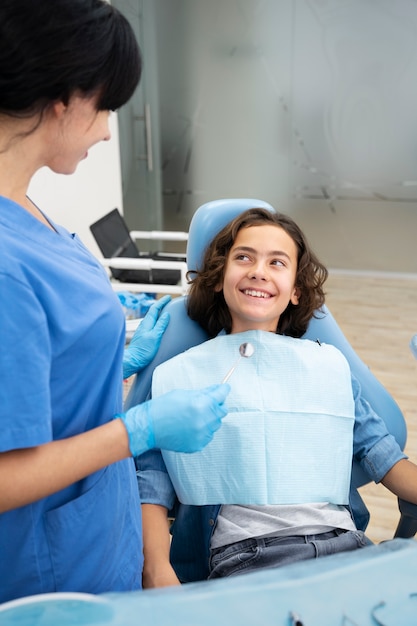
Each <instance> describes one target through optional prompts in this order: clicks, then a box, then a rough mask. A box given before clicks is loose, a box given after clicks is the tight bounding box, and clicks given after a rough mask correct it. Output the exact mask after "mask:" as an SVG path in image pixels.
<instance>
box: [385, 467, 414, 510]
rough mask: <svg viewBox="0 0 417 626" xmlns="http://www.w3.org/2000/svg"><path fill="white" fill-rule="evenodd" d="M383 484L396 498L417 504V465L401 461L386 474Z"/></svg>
mask: <svg viewBox="0 0 417 626" xmlns="http://www.w3.org/2000/svg"><path fill="white" fill-rule="evenodd" d="M381 482H382V484H383V485H384V486H385V487H386V488H387V489H389V490H390V491H392V493H394V494H395V495H396V496H398V497H399V498H402V499H403V500H407V502H412V503H413V504H417V465H415V463H412V461H409V460H408V459H401V460H400V461H398V462H397V463H396V464H395V465H393V466H392V468H391V469H390V470H389V471H388V472H387V473H386V474H385V476H384V478H383V479H382V480H381Z"/></svg>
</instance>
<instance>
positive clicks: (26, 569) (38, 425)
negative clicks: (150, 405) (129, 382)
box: [0, 198, 142, 601]
mask: <svg viewBox="0 0 417 626" xmlns="http://www.w3.org/2000/svg"><path fill="white" fill-rule="evenodd" d="M54 227H55V228H56V231H57V232H53V231H52V230H50V229H49V228H47V227H45V226H44V225H43V224H41V223H40V222H39V221H38V220H36V219H35V218H34V217H33V216H32V215H30V214H29V213H28V212H27V211H25V210H24V209H22V208H21V207H20V206H18V205H16V204H14V203H13V202H11V201H9V200H7V199H5V198H0V228H1V238H0V249H1V253H0V301H1V307H0V329H1V350H0V377H1V386H0V433H1V434H0V451H1V452H4V451H7V450H14V449H16V448H26V447H32V446H39V445H42V444H44V443H47V442H49V441H52V440H57V439H63V438H66V437H71V436H73V435H77V434H78V433H82V432H85V431H87V430H90V429H92V428H95V427H97V426H100V425H101V424H104V423H106V422H108V421H110V420H111V419H112V418H113V416H114V415H115V414H116V413H118V412H120V411H121V410H122V394H123V392H122V357H123V349H124V324H125V320H124V316H123V311H122V308H121V306H120V302H119V301H118V298H117V296H116V295H115V293H114V292H113V290H112V289H111V286H110V284H109V280H108V278H107V276H106V274H105V272H104V270H103V268H102V267H101V266H100V264H99V263H98V262H97V261H96V260H95V259H94V257H93V256H92V255H91V254H90V253H89V252H88V250H87V249H86V248H85V247H84V246H83V244H82V243H81V242H80V241H79V239H78V238H77V236H76V235H71V234H70V233H68V232H67V231H66V230H65V229H63V228H61V227H59V226H57V225H54ZM118 373H119V374H120V375H118ZM53 471H54V468H51V472H53ZM138 510H139V498H138V492H137V484H136V479H135V472H134V463H133V461H132V460H131V459H128V460H125V461H121V462H119V463H115V464H113V465H110V466H109V467H107V468H105V469H103V470H102V471H99V472H97V473H94V474H93V475H91V476H89V477H87V478H86V479H84V480H81V481H79V482H77V483H75V484H73V485H71V486H69V487H68V488H66V489H63V490H62V491H60V492H58V493H56V494H53V495H51V496H50V497H47V498H44V499H42V500H40V501H38V502H35V503H34V504H32V505H28V506H23V507H21V508H19V509H15V510H12V511H10V512H7V513H4V514H2V515H0V554H1V559H0V580H1V585H0V601H6V600H10V599H12V598H15V597H19V596H25V595H31V594H36V593H44V592H52V591H83V592H91V593H100V592H104V591H122V590H128V589H136V588H139V587H140V584H141V583H140V578H141V564H142V554H141V522H140V517H139V513H138Z"/></svg>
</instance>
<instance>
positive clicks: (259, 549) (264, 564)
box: [209, 529, 372, 578]
mask: <svg viewBox="0 0 417 626" xmlns="http://www.w3.org/2000/svg"><path fill="white" fill-rule="evenodd" d="M371 543H372V542H371V541H370V540H369V539H367V537H365V535H364V533H363V532H362V531H360V530H355V531H353V530H349V531H345V530H341V529H335V530H331V531H330V532H327V533H321V534H319V535H300V536H293V537H264V538H261V539H259V538H254V539H244V540H243V541H237V542H236V543H231V544H229V545H228V546H222V547H220V548H216V549H214V550H211V553H210V575H209V578H222V577H224V576H235V575H236V574H244V573H246V572H251V571H253V570H257V569H261V568H268V567H280V566H281V565H287V564H288V563H295V561H304V560H306V559H316V558H318V557H321V556H326V555H328V554H336V552H347V551H348V550H356V549H358V548H364V547H365V546H368V545H371Z"/></svg>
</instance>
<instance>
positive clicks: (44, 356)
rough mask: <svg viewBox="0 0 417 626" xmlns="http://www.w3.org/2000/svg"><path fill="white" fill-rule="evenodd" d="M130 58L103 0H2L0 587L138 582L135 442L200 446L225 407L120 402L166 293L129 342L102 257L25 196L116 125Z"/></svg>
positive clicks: (7, 595)
mask: <svg viewBox="0 0 417 626" xmlns="http://www.w3.org/2000/svg"><path fill="white" fill-rule="evenodd" d="M140 73H141V58H140V52H139V49H138V46H137V43H136V40H135V37H134V35H133V32H132V30H131V28H130V26H129V24H128V23H127V21H126V20H125V19H124V18H123V17H122V15H121V14H120V13H118V12H117V11H116V10H115V9H114V8H112V7H111V6H110V5H109V4H108V3H107V2H105V1H103V0H54V2H53V3H51V2H50V0H38V1H37V2H35V3H34V2H33V0H2V1H1V3H0V302H1V305H0V335H1V348H0V581H1V582H0V602H4V601H7V600H11V599H13V598H18V597H21V596H28V595H32V594H38V593H45V592H51V591H83V592H89V593H100V592H104V591H123V590H131V589H138V588H140V587H141V574H142V559H143V557H142V538H141V537H142V532H141V518H140V506H139V497H138V490H137V482H136V475H135V470H134V463H133V460H132V455H134V456H136V455H138V454H140V453H141V452H144V451H146V450H149V449H152V448H155V447H156V448H167V449H171V450H177V451H184V452H193V451H196V450H199V449H202V448H203V447H204V445H206V444H207V443H208V442H209V441H210V440H211V438H212V436H213V433H214V432H215V430H217V428H219V427H220V424H221V420H222V418H223V417H224V415H225V414H226V408H225V406H224V401H225V399H226V396H227V393H228V390H229V387H228V386H227V385H215V386H213V387H210V388H207V389H202V390H199V391H197V392H191V391H174V392H172V393H170V394H167V395H166V396H164V397H162V398H161V399H158V400H152V401H150V402H146V403H144V404H142V405H139V406H135V407H132V408H131V409H129V410H128V411H127V412H125V413H123V409H122V379H123V376H122V372H123V359H124V358H125V363H124V365H126V363H128V365H129V366H130V369H131V367H132V362H133V361H134V369H135V370H137V371H138V370H140V368H141V367H144V366H145V365H146V364H147V363H148V362H149V361H150V360H151V359H152V358H153V355H154V353H155V352H156V349H157V346H158V342H159V340H160V337H161V334H162V332H163V330H164V328H165V326H166V323H167V314H165V315H164V314H162V317H160V318H159V319H158V316H159V312H160V310H161V309H162V308H163V304H164V302H162V304H158V305H156V306H155V307H154V308H153V310H151V311H150V315H149V316H147V318H145V322H144V323H143V324H142V325H141V326H140V327H139V333H138V336H137V337H135V339H134V343H133V345H132V348H130V351H129V353H128V354H127V355H126V354H124V344H125V334H124V332H125V331H124V316H123V313H122V309H121V307H120V304H119V301H118V299H117V297H116V295H115V294H114V292H113V291H112V289H111V286H110V283H109V280H108V278H107V275H106V274H105V272H104V270H103V269H102V267H101V266H100V264H99V263H98V262H97V261H96V260H95V258H94V257H93V256H92V255H91V254H90V253H89V252H88V251H87V249H86V248H85V247H84V246H83V244H82V243H81V241H80V240H79V239H78V238H77V236H76V235H74V234H70V233H69V232H68V231H66V230H65V229H64V228H62V227H61V226H59V225H58V224H55V223H53V222H52V221H51V220H50V219H49V218H48V217H47V216H46V215H45V214H44V213H43V212H42V211H41V210H40V208H39V207H38V206H37V205H36V204H35V201H34V199H32V198H29V197H28V195H27V189H28V186H29V183H30V180H31V178H32V176H33V175H34V174H35V172H36V171H37V170H38V169H39V168H41V167H43V166H48V167H49V168H50V169H52V170H53V171H54V172H57V173H60V174H71V173H72V172H74V170H75V169H76V167H77V165H78V163H79V162H80V160H82V159H83V158H85V157H86V156H87V153H88V150H89V148H90V147H91V146H93V145H94V144H95V143H97V142H99V141H106V140H108V139H109V138H110V133H109V127H108V117H109V112H110V111H111V110H115V109H117V108H118V107H120V106H121V105H123V104H124V103H125V102H126V101H127V100H128V99H129V98H130V96H131V95H132V94H133V91H134V90H135V88H136V86H137V84H138V82H139V78H140ZM142 327H143V328H142ZM168 395H169V397H168ZM174 416H175V417H177V416H182V419H180V420H177V419H173V418H174Z"/></svg>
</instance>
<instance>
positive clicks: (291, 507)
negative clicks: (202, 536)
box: [210, 502, 356, 548]
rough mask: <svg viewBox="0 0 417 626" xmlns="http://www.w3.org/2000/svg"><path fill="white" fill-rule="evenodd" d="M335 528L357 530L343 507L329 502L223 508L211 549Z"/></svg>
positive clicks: (312, 533)
mask: <svg viewBox="0 0 417 626" xmlns="http://www.w3.org/2000/svg"><path fill="white" fill-rule="evenodd" d="M334 528H341V529H344V530H356V527H355V524H354V522H353V520H352V518H351V515H350V513H349V511H348V509H346V507H344V506H338V505H336V504H329V503H328V502H314V503H310V504H288V505H277V506H240V505H239V506H238V505H230V504H228V505H223V506H222V507H221V509H220V513H219V515H218V518H217V523H216V528H215V529H214V533H213V536H212V538H211V545H210V547H211V548H219V547H220V546H226V545H229V544H231V543H235V542H236V541H242V540H244V539H252V538H254V537H268V536H273V537H278V536H282V537H286V536H287V537H288V536H292V535H315V534H319V533H325V532H328V531H329V530H332V529H334Z"/></svg>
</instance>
